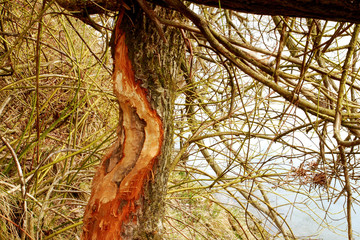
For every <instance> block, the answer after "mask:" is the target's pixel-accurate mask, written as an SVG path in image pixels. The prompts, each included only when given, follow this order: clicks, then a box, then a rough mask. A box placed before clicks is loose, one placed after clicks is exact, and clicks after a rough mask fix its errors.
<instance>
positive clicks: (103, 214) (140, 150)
mask: <svg viewBox="0 0 360 240" xmlns="http://www.w3.org/2000/svg"><path fill="white" fill-rule="evenodd" d="M123 15H124V13H123V12H122V13H121V14H120V16H119V18H118V22H117V26H116V30H115V55H114V73H113V83H114V92H115V94H116V97H117V99H118V101H119V109H120V114H119V123H120V124H119V129H118V139H117V141H116V143H115V144H114V145H113V146H112V147H111V149H110V150H109V152H108V153H107V154H106V155H105V156H104V158H103V160H102V162H101V165H100V166H99V168H98V170H97V173H96V174H95V177H94V180H93V186H92V193H91V197H90V200H89V203H88V205H87V207H86V211H85V216H84V226H83V235H82V239H83V240H87V239H102V240H107V239H108V240H114V239H133V238H132V232H133V230H134V228H136V225H137V214H138V213H139V212H141V208H142V201H140V200H139V199H141V196H142V194H143V190H144V185H145V184H146V183H147V181H149V180H150V176H151V171H152V169H153V166H154V163H155V161H156V159H157V157H158V156H159V154H160V152H161V146H162V140H163V128H162V121H161V119H160V117H159V116H158V114H157V113H156V111H155V110H153V109H152V108H151V106H150V103H149V101H148V100H147V96H146V90H145V89H143V88H142V87H141V86H140V85H139V83H138V82H136V81H135V75H134V72H133V68H132V65H131V61H130V59H129V57H128V49H127V46H126V44H125V33H124V31H123V30H122V29H121V28H120V23H121V20H122V16H123Z"/></svg>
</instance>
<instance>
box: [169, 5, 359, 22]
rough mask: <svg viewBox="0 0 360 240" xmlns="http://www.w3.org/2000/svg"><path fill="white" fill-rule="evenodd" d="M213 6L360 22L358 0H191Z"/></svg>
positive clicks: (249, 11)
mask: <svg viewBox="0 0 360 240" xmlns="http://www.w3.org/2000/svg"><path fill="white" fill-rule="evenodd" d="M165 1H166V0H165ZM189 1H190V2H193V3H197V4H201V5H207V6H212V7H222V8H226V9H232V10H236V11H239V12H246V13H255V14H263V15H282V16H290V17H308V18H318V19H326V20H333V21H346V22H356V23H359V22H360V1H358V0H247V1H244V0H221V1H217V0H189Z"/></svg>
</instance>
